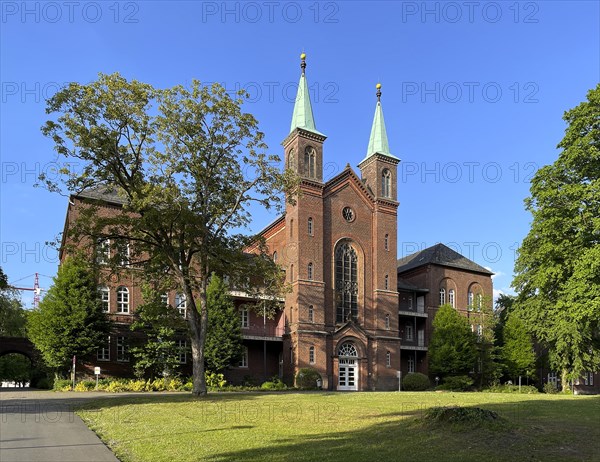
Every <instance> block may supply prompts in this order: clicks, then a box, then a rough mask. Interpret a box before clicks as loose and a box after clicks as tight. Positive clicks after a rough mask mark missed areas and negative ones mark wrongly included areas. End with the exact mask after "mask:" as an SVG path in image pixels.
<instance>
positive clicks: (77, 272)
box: [27, 257, 108, 373]
mask: <svg viewBox="0 0 600 462" xmlns="http://www.w3.org/2000/svg"><path fill="white" fill-rule="evenodd" d="M27 332H28V335H29V339H30V340H31V341H32V342H33V344H34V345H35V347H36V348H37V349H38V350H39V351H40V352H41V354H42V357H43V358H44V362H45V363H46V364H47V365H48V366H49V367H51V368H53V369H55V370H56V371H57V372H59V373H60V372H65V371H67V370H68V368H69V363H70V361H71V359H72V357H73V356H74V355H76V356H85V355H87V354H89V353H92V352H94V351H95V350H96V348H97V347H98V346H99V345H101V344H103V343H104V342H105V341H106V336H107V335H108V324H107V320H106V315H105V314H104V313H103V312H102V306H101V303H100V298H99V295H98V286H97V281H96V277H95V275H94V272H93V271H92V270H91V269H90V267H89V265H88V264H87V263H86V262H84V261H82V260H79V259H77V258H75V257H73V258H68V259H66V260H65V261H64V262H63V263H62V264H61V265H60V267H59V268H58V274H57V275H56V277H55V278H54V283H53V285H52V286H51V287H50V289H48V292H47V293H46V296H45V297H44V298H43V300H42V301H41V302H40V305H39V307H38V308H36V309H34V310H33V311H32V312H31V313H29V316H28V318H27Z"/></svg>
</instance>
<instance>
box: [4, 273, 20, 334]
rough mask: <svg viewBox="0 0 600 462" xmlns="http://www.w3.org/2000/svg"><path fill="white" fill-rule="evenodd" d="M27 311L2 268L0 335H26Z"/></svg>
mask: <svg viewBox="0 0 600 462" xmlns="http://www.w3.org/2000/svg"><path fill="white" fill-rule="evenodd" d="M26 320H27V317H26V312H25V310H24V309H23V307H22V306H21V301H20V300H19V299H18V298H17V296H16V294H15V293H14V291H13V290H11V289H10V288H9V285H8V278H7V277H6V274H5V273H4V271H2V268H0V335H1V336H6V337H23V336H24V335H25V330H26V329H25V323H26Z"/></svg>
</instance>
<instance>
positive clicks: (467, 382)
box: [437, 375, 474, 391]
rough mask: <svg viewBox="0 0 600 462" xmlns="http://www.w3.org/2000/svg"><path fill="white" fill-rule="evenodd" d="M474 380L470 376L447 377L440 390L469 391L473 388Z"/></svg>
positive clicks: (439, 387)
mask: <svg viewBox="0 0 600 462" xmlns="http://www.w3.org/2000/svg"><path fill="white" fill-rule="evenodd" d="M473 382H474V381H473V379H472V378H471V377H469V376H468V375H456V376H450V377H446V378H445V379H444V382H443V383H442V384H441V385H439V386H438V387H437V389H438V390H452V391H467V390H470V389H471V388H472V387H473Z"/></svg>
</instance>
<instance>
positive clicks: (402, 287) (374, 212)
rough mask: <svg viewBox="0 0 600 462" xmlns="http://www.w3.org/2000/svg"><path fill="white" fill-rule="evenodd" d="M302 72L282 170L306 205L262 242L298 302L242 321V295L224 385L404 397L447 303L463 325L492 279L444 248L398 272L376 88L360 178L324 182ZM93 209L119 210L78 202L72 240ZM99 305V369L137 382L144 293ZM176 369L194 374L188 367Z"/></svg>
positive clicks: (392, 167)
mask: <svg viewBox="0 0 600 462" xmlns="http://www.w3.org/2000/svg"><path fill="white" fill-rule="evenodd" d="M301 69H302V74H301V76H300V83H299V88H298V95H297V99H296V102H295V106H294V111H293V115H292V122H291V127H290V132H289V134H287V136H286V137H285V139H284V141H283V147H284V151H285V166H286V167H287V168H290V169H293V170H294V171H296V172H297V174H298V175H299V176H300V177H301V183H300V190H301V194H300V196H299V198H298V200H297V202H296V203H295V204H294V205H288V206H287V209H286V212H285V214H284V215H282V216H281V217H279V218H278V219H276V220H275V221H274V222H272V223H271V224H270V225H268V226H267V227H266V228H265V229H264V230H263V231H262V232H261V234H262V235H263V236H264V237H265V238H266V242H267V245H268V247H269V251H270V252H271V254H272V256H273V259H274V260H275V261H276V262H277V263H278V264H280V265H281V267H282V269H284V270H285V272H286V278H287V281H288V283H289V284H290V285H291V287H292V290H291V292H290V293H288V294H286V296H285V300H284V301H283V307H282V308H283V309H282V311H281V313H280V314H279V316H278V317H277V318H276V319H274V320H268V319H263V317H262V316H260V315H257V314H256V313H254V312H252V311H248V310H247V309H245V308H244V305H243V302H244V294H243V293H240V292H236V291H235V290H232V295H233V296H234V297H235V299H236V301H237V303H239V305H240V322H241V325H242V332H243V336H244V345H245V355H244V357H243V359H242V361H241V362H240V363H239V364H236V365H234V366H232V367H231V368H230V370H228V371H227V377H228V379H229V380H230V381H231V382H233V383H241V382H243V381H249V380H253V381H254V382H255V383H260V382H261V381H263V380H265V379H268V378H270V377H272V376H274V375H278V376H280V377H282V378H284V380H285V381H287V382H288V383H292V382H293V379H294V377H295V375H296V373H297V372H298V370H299V369H300V368H305V367H310V368H313V369H316V370H317V371H318V372H319V373H320V374H321V377H322V386H323V388H324V389H328V390H393V389H398V377H399V372H400V371H401V372H402V374H407V373H408V372H424V373H427V345H428V342H429V338H430V335H431V321H432V319H433V317H434V315H435V312H436V310H437V307H438V306H439V305H441V304H444V303H450V304H451V305H453V306H454V307H455V308H456V309H458V310H461V311H463V312H464V313H465V315H466V316H468V314H469V309H468V308H469V307H472V306H474V304H475V301H476V300H480V299H481V297H486V298H487V299H490V300H491V297H492V281H491V275H492V273H491V272H490V271H488V270H487V269H485V268H483V267H481V266H479V265H478V264H476V263H474V262H472V261H470V260H468V259H467V258H465V257H463V256H462V255H460V254H458V253H457V252H455V251H453V250H451V249H449V248H448V247H446V246H444V245H442V244H438V245H436V246H434V247H430V248H428V249H424V250H422V251H421V252H417V254H414V255H411V256H408V257H405V258H402V259H401V260H397V235H398V219H397V208H398V187H397V166H398V163H399V162H400V159H398V157H396V156H395V155H393V154H392V152H391V151H390V148H389V144H388V137H387V133H386V127H385V123H384V118H383V109H382V104H381V101H380V100H381V85H379V84H378V85H377V93H376V96H377V100H376V103H375V115H374V118H373V124H372V127H371V135H370V138H369V140H368V147H367V150H366V153H365V156H364V159H363V160H362V161H361V162H360V163H359V164H358V171H356V172H355V171H354V170H353V169H352V168H351V167H350V165H347V166H346V168H345V169H344V170H343V171H342V172H341V173H339V174H338V175H337V176H335V177H334V178H332V179H330V180H328V181H323V160H324V157H325V159H327V153H326V149H324V145H325V140H326V136H325V135H324V134H323V133H321V132H320V131H318V130H317V128H316V124H315V119H314V116H313V111H312V105H311V101H310V97H309V91H308V84H307V80H306V75H305V69H306V62H305V56H304V55H302V62H301ZM359 128H360V127H356V129H359ZM365 141H366V140H365ZM332 157H333V156H332V155H330V158H332ZM336 158H339V156H336ZM98 199H100V200H101V201H102V202H103V203H104V204H105V206H106V207H107V209H111V210H113V211H116V210H118V209H119V207H120V206H121V205H122V203H121V202H120V199H119V198H118V197H117V196H115V195H112V196H111V195H106V194H100V195H98V193H97V192H86V193H82V194H79V195H77V196H73V197H71V201H70V204H69V207H68V212H67V221H66V224H65V234H66V231H68V227H69V223H71V222H72V220H73V219H75V217H76V216H77V210H78V208H79V207H80V206H81V204H82V203H84V202H86V201H89V200H95V201H97V200H98ZM107 249H108V251H110V248H109V246H107ZM101 293H102V297H103V301H104V305H105V311H106V312H107V313H108V315H109V317H110V318H111V319H112V320H113V325H114V329H115V332H114V335H111V337H110V338H109V339H108V341H107V344H106V345H105V347H104V348H102V349H100V350H99V351H98V355H97V357H96V358H95V363H96V364H97V365H101V366H103V369H104V370H106V371H108V373H113V374H115V375H120V374H127V373H130V370H131V368H130V367H129V358H128V355H127V354H126V346H127V343H128V339H127V337H128V335H131V334H130V332H129V331H128V329H127V326H128V324H129V323H130V322H131V319H132V315H134V313H135V307H136V305H137V304H139V303H140V302H141V293H140V290H139V287H138V286H137V284H136V281H135V277H134V276H131V275H127V274H126V273H124V275H123V277H121V278H116V279H113V280H111V282H110V283H107V284H106V285H104V286H103V287H102V288H101ZM166 301H167V302H168V303H170V304H172V305H173V306H176V307H177V308H178V309H180V311H181V312H182V314H185V299H182V298H181V296H179V295H177V294H176V293H171V294H168V295H167V296H166ZM473 328H474V329H476V328H477V326H476V325H475V324H474V325H473ZM181 362H182V363H184V364H189V358H188V357H187V355H185V354H184V355H182V357H181Z"/></svg>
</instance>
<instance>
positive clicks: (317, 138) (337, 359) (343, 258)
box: [262, 54, 400, 390]
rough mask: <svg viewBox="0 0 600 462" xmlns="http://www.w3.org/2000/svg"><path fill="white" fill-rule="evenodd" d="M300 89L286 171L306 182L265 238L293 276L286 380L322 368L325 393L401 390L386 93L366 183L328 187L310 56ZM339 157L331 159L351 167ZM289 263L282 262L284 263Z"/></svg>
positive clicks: (347, 172) (344, 180)
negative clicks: (310, 84)
mask: <svg viewBox="0 0 600 462" xmlns="http://www.w3.org/2000/svg"><path fill="white" fill-rule="evenodd" d="M301 69H302V74H301V76H300V83H299V86H298V95H297V98H296V102H295V105H294V112H293V115H292V124H291V129H290V133H289V135H288V136H287V137H286V138H285V140H284V141H283V143H282V144H283V147H284V150H285V165H286V167H287V168H289V169H292V170H294V171H295V172H296V173H297V174H298V175H299V177H300V178H301V181H300V187H299V189H300V194H299V197H298V199H297V201H296V203H295V204H293V205H290V204H288V205H287V208H286V212H285V215H284V216H282V217H280V218H279V219H277V220H276V221H275V222H273V223H272V224H271V225H269V226H268V227H267V228H266V229H265V230H263V232H262V234H263V236H264V237H265V238H266V240H267V245H268V246H269V249H270V252H272V255H273V258H274V259H276V260H277V263H278V264H280V265H281V266H282V267H283V268H284V269H285V271H286V278H287V281H288V283H289V284H291V287H292V290H291V292H290V293H288V294H287V295H286V297H285V310H284V318H283V319H282V324H284V332H285V333H284V334H283V336H282V341H283V345H282V347H283V349H282V350H283V351H282V352H281V353H280V372H281V374H282V375H283V376H284V377H287V378H291V377H293V376H295V375H296V374H297V373H298V371H299V370H300V369H302V368H305V367H310V368H313V369H316V370H317V371H318V372H319V373H320V374H321V377H322V379H323V388H325V389H331V390H373V389H377V390H386V389H396V388H397V387H398V378H397V371H398V370H399V369H400V331H399V318H398V289H397V263H396V256H397V242H396V241H397V208H398V202H397V165H398V163H399V162H400V160H399V159H398V158H397V157H395V156H394V155H392V154H391V153H390V149H389V144H388V138H387V133H386V128H385V123H384V119H383V110H382V106H381V101H380V100H381V85H380V84H377V93H376V94H377V103H376V107H375V116H374V119H373V126H372V128H371V136H370V139H369V144H368V149H367V152H366V156H365V158H364V159H363V160H362V161H361V162H360V163H359V165H358V167H359V169H360V176H358V175H357V174H356V173H355V172H354V171H353V170H352V168H351V167H350V165H346V167H345V169H344V170H343V171H342V172H341V173H339V174H338V175H337V176H335V177H334V178H332V179H330V180H328V181H326V182H324V181H323V156H324V153H323V145H324V142H325V139H326V136H325V135H324V134H323V133H321V132H320V131H318V130H317V128H316V125H315V119H314V116H313V111H312V105H311V101H310V95H309V90H308V84H307V79H306V73H305V71H306V55H305V54H302V55H301ZM343 158H344V156H342V155H340V154H339V153H338V154H337V155H336V156H335V157H333V156H332V157H331V158H330V160H332V161H334V162H336V161H339V162H340V163H342V161H341V159H343ZM278 256H281V258H278Z"/></svg>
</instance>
